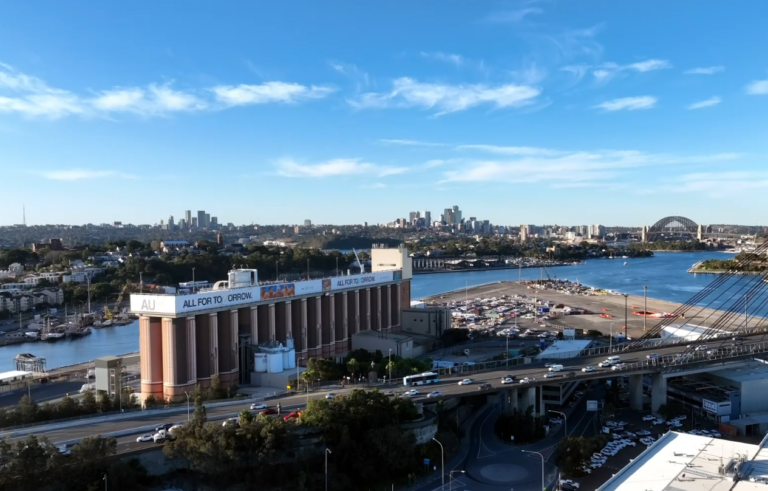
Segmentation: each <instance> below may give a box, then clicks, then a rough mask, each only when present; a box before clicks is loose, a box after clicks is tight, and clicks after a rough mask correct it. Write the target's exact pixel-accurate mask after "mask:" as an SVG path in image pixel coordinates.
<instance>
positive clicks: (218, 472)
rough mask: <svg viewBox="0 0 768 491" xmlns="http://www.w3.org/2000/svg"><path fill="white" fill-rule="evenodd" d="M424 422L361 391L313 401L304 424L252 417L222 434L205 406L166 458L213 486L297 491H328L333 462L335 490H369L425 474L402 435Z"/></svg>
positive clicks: (395, 402)
mask: <svg viewBox="0 0 768 491" xmlns="http://www.w3.org/2000/svg"><path fill="white" fill-rule="evenodd" d="M416 417H418V413H417V411H416V409H415V407H414V405H413V403H412V402H411V401H410V400H403V399H393V398H389V397H387V396H386V395H384V394H383V393H381V392H379V391H377V390H373V391H363V390H355V391H352V392H351V393H350V394H348V395H347V396H339V397H337V398H335V399H332V400H327V399H321V400H312V401H309V404H308V406H307V407H306V409H305V410H304V411H303V412H302V413H301V416H300V418H299V419H294V420H289V421H288V422H286V421H283V419H281V418H280V417H276V418H272V417H269V416H265V415H258V416H253V415H252V414H251V413H250V412H248V411H244V412H243V413H241V415H240V417H239V418H238V423H239V424H238V425H237V426H235V425H229V426H227V427H224V428H222V426H221V425H219V424H216V423H209V422H208V421H207V415H206V411H205V407H204V406H203V405H202V401H201V400H200V399H198V400H196V401H195V413H194V416H193V418H192V420H191V421H190V422H189V423H187V424H185V425H184V427H183V428H181V429H180V430H179V431H178V433H176V434H175V439H174V440H173V441H170V442H168V443H167V444H166V446H165V453H166V455H167V456H168V457H169V458H172V459H175V460H177V461H179V462H183V464H184V465H185V466H186V467H188V468H189V469H190V470H191V471H192V472H194V473H196V474H197V475H198V476H199V477H200V478H201V479H202V480H204V481H207V482H216V483H218V484H219V485H224V486H233V485H235V484H246V485H250V486H258V487H259V488H270V487H271V488H273V489H291V490H308V489H321V488H322V486H323V480H324V477H325V469H324V462H325V457H327V458H328V476H329V481H330V485H331V487H332V488H333V489H338V490H347V489H349V490H352V489H368V487H369V486H371V487H372V486H374V485H376V484H383V483H386V484H389V483H392V482H397V481H399V480H401V479H403V478H405V477H407V476H408V475H409V474H411V473H413V472H414V471H415V470H416V469H418V468H419V465H420V463H421V462H420V461H419V453H418V451H417V449H416V445H415V442H414V439H413V435H412V433H410V432H407V431H405V430H403V429H402V427H401V425H402V424H403V423H406V422H408V421H411V420H413V419H414V418H416ZM326 449H328V450H329V452H327V451H326ZM326 452H327V455H326Z"/></svg>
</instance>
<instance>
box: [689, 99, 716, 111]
mask: <svg viewBox="0 0 768 491" xmlns="http://www.w3.org/2000/svg"><path fill="white" fill-rule="evenodd" d="M721 102H723V100H722V99H720V98H719V97H717V96H715V97H710V98H709V99H706V100H703V101H699V102H694V103H693V104H691V105H689V106H688V109H702V108H705V107H711V106H716V105H718V104H720V103H721Z"/></svg>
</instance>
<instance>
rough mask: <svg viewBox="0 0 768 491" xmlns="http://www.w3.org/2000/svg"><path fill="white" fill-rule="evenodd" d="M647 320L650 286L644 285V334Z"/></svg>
mask: <svg viewBox="0 0 768 491" xmlns="http://www.w3.org/2000/svg"><path fill="white" fill-rule="evenodd" d="M646 319H648V285H643V332H646V328H645V322H646Z"/></svg>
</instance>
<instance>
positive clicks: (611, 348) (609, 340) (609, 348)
mask: <svg viewBox="0 0 768 491" xmlns="http://www.w3.org/2000/svg"><path fill="white" fill-rule="evenodd" d="M608 353H613V322H611V335H610V337H609V338H608Z"/></svg>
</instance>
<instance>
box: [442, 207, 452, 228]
mask: <svg viewBox="0 0 768 491" xmlns="http://www.w3.org/2000/svg"><path fill="white" fill-rule="evenodd" d="M443 222H445V224H446V225H453V223H454V221H453V210H451V209H450V208H446V209H445V210H444V211H443Z"/></svg>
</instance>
